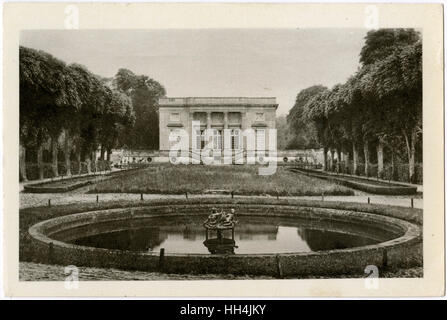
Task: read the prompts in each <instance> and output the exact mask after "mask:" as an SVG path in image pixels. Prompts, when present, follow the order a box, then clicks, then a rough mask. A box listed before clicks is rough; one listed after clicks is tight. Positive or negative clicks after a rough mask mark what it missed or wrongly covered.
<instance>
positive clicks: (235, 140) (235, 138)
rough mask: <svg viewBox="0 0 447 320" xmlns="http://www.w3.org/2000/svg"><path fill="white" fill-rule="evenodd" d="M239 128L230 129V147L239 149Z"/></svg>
mask: <svg viewBox="0 0 447 320" xmlns="http://www.w3.org/2000/svg"><path fill="white" fill-rule="evenodd" d="M239 139H240V130H239V129H231V149H233V150H237V149H239Z"/></svg>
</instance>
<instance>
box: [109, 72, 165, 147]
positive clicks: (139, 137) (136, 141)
mask: <svg viewBox="0 0 447 320" xmlns="http://www.w3.org/2000/svg"><path fill="white" fill-rule="evenodd" d="M112 87H113V88H114V89H116V90H118V91H119V92H121V93H123V94H125V95H127V96H128V97H130V99H131V101H132V105H133V109H134V112H135V123H134V125H133V126H130V127H127V130H126V132H125V134H123V135H122V137H121V138H122V139H121V144H122V145H123V146H126V147H127V148H130V149H150V150H157V149H158V147H159V121H158V100H159V98H161V97H164V96H166V90H165V88H164V87H163V86H162V85H161V84H160V83H158V82H157V81H155V80H153V79H151V78H149V77H148V76H146V75H136V74H134V73H133V72H132V71H130V70H128V69H119V70H118V72H117V74H116V75H115V77H114V78H113V79H112Z"/></svg>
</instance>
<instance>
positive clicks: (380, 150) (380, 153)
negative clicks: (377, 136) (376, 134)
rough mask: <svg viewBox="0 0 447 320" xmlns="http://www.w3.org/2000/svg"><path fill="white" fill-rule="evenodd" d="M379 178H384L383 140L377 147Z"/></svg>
mask: <svg viewBox="0 0 447 320" xmlns="http://www.w3.org/2000/svg"><path fill="white" fill-rule="evenodd" d="M377 176H378V177H379V178H381V179H382V178H383V142H382V141H381V140H379V144H378V145H377Z"/></svg>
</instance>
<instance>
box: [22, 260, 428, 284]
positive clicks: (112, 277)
mask: <svg viewBox="0 0 447 320" xmlns="http://www.w3.org/2000/svg"><path fill="white" fill-rule="evenodd" d="M78 276H79V280H80V281H92V280H95V281H123V280H124V281H132V280H140V281H148V280H254V279H256V280H264V279H275V278H273V277H268V276H247V275H246V276H234V275H231V274H205V275H192V274H165V273H159V272H144V271H124V270H118V269H102V268H86V267H80V268H79V274H78ZM365 276H366V275H363V274H358V275H350V276H345V275H337V276H331V278H349V277H351V278H363V277H365ZM422 276H423V268H422V267H415V268H409V269H399V270H395V271H394V270H393V271H385V272H383V273H382V274H381V275H380V277H382V278H418V277H422ZM66 277H67V274H66V273H65V267H64V266H59V265H48V264H40V263H32V262H20V263H19V280H20V281H63V280H65V278H66ZM308 278H314V279H317V278H320V279H325V278H327V277H308ZM290 279H292V278H290Z"/></svg>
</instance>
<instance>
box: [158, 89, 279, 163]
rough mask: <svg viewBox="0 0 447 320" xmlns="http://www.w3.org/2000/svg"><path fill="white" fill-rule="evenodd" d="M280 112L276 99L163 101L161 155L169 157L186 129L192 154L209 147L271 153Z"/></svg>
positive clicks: (220, 98)
mask: <svg viewBox="0 0 447 320" xmlns="http://www.w3.org/2000/svg"><path fill="white" fill-rule="evenodd" d="M277 108H278V104H277V103H276V98H272V97H269V98H249V97H225V98H224V97H207V98H205V97H184V98H161V99H160V100H159V119H160V120H159V121H160V122H159V125H160V152H161V154H167V153H169V150H170V149H171V147H172V146H173V144H174V143H176V139H175V138H174V139H173V137H175V136H177V135H179V134H180V130H182V129H183V130H182V132H183V133H184V132H187V134H188V139H189V143H188V146H189V150H190V151H194V150H197V149H203V148H204V147H205V145H206V144H207V143H208V148H209V147H210V146H211V149H213V150H227V149H230V150H232V151H233V154H236V153H238V152H239V153H243V154H244V155H245V154H246V152H247V150H249V149H252V150H255V151H258V150H261V149H262V150H268V149H269V147H270V146H269V129H275V119H276V109H277ZM206 129H209V130H206ZM224 129H228V130H226V131H224ZM246 129H251V130H246ZM224 132H225V134H224ZM247 132H249V133H250V132H251V133H253V134H254V137H255V142H254V143H248V142H249V141H248V140H247V139H249V138H247ZM205 133H207V135H208V136H206V135H205ZM210 133H211V134H210ZM272 138H273V136H272ZM250 139H251V138H250ZM247 146H248V147H247ZM250 146H252V147H250ZM275 148H276V140H275Z"/></svg>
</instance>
